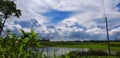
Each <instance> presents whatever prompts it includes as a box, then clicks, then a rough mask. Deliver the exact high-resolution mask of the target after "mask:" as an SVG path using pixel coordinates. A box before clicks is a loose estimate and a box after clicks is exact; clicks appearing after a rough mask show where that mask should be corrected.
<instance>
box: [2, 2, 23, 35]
mask: <svg viewBox="0 0 120 58" xmlns="http://www.w3.org/2000/svg"><path fill="white" fill-rule="evenodd" d="M20 15H21V11H20V10H19V9H17V7H16V4H15V3H14V2H13V1H11V0H0V36H1V33H2V31H3V27H4V25H5V22H6V20H7V19H8V18H10V17H11V16H15V17H17V18H19V16H20Z"/></svg>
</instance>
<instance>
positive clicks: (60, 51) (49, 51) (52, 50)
mask: <svg viewBox="0 0 120 58" xmlns="http://www.w3.org/2000/svg"><path fill="white" fill-rule="evenodd" d="M39 51H40V52H42V51H43V54H45V55H47V56H54V55H56V56H60V55H65V54H67V53H69V52H71V51H79V52H87V51H88V49H87V48H63V47H44V48H39Z"/></svg>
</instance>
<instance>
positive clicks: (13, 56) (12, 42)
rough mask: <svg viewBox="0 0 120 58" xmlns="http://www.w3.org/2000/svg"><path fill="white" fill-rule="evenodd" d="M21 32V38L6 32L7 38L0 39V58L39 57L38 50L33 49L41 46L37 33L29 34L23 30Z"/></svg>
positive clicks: (8, 31)
mask: <svg viewBox="0 0 120 58" xmlns="http://www.w3.org/2000/svg"><path fill="white" fill-rule="evenodd" d="M21 32H22V36H17V35H16V34H14V33H12V32H11V31H10V30H7V36H6V37H5V38H2V37H0V58H34V57H40V56H41V53H40V52H39V51H38V49H34V48H38V47H40V46H41V45H40V39H38V38H37V33H36V32H34V31H33V30H31V32H29V33H28V32H25V31H23V30H21ZM26 34H27V36H26Z"/></svg>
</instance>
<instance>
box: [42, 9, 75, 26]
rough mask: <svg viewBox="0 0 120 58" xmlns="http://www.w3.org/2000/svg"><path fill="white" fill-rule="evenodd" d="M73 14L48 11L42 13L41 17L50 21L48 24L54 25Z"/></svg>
mask: <svg viewBox="0 0 120 58" xmlns="http://www.w3.org/2000/svg"><path fill="white" fill-rule="evenodd" d="M73 14H74V13H73V12H70V11H59V10H49V12H46V13H43V16H45V17H47V18H48V19H49V20H50V23H53V24H56V23H58V22H60V21H62V20H64V19H67V18H69V17H71V16H72V15H73Z"/></svg>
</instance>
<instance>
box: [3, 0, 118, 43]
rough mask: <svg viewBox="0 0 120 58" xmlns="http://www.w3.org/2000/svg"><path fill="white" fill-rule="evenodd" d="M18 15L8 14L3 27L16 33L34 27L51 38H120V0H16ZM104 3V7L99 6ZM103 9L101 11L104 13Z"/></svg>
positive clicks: (43, 35) (66, 39) (64, 39)
mask: <svg viewBox="0 0 120 58" xmlns="http://www.w3.org/2000/svg"><path fill="white" fill-rule="evenodd" d="M15 3H16V5H17V8H18V9H21V11H22V16H21V17H20V18H15V17H11V18H9V19H8V20H7V22H6V24H5V28H4V29H10V30H13V31H14V32H16V33H20V31H19V29H23V30H25V31H26V32H30V29H31V28H32V29H34V30H35V31H36V32H37V33H38V34H39V36H41V37H43V38H48V39H50V40H51V41H76V40H106V39H107V38H106V28H105V19H104V17H105V16H107V18H108V27H109V35H110V39H120V0H105V1H104V3H103V0H16V1H15ZM103 5H104V6H103ZM104 9H105V12H104Z"/></svg>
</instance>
